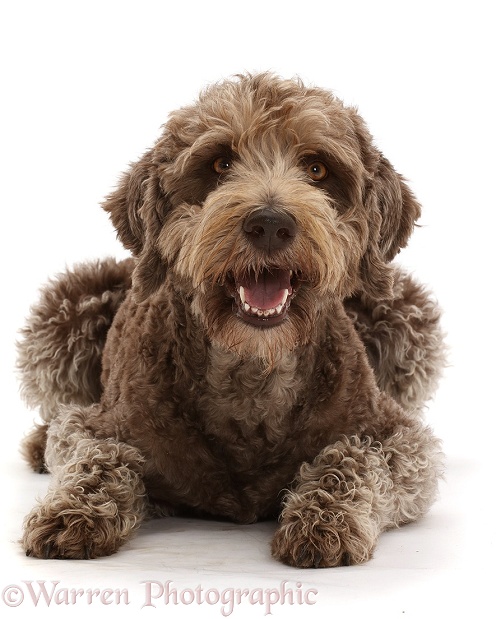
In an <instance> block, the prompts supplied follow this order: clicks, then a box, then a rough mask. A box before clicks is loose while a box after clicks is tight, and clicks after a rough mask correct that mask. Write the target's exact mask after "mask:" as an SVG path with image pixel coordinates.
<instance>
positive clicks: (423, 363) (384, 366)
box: [345, 269, 446, 410]
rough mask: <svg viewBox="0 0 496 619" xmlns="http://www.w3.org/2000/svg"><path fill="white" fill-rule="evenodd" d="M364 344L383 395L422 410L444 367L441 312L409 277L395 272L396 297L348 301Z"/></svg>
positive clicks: (355, 297)
mask: <svg viewBox="0 0 496 619" xmlns="http://www.w3.org/2000/svg"><path fill="white" fill-rule="evenodd" d="M345 309H346V312H347V314H348V316H349V317H350V318H351V319H352V321H353V323H354V325H355V329H356V330H357V332H358V334H359V335H360V338H361V339H362V341H363V343H364V344H365V348H366V350H367V355H368V358H369V361H370V364H371V366H372V368H373V370H374V373H375V376H376V379H377V384H378V386H379V389H381V391H385V392H386V393H388V394H389V395H391V396H392V397H393V398H394V399H395V400H396V401H397V402H398V404H400V405H401V406H402V407H403V408H404V409H405V410H415V409H421V408H422V407H423V406H424V404H425V403H426V402H427V401H428V400H429V399H430V398H431V397H432V395H433V394H434V392H435V390H436V388H437V385H438V382H439V379H440V377H441V374H442V371H443V369H444V368H445V367H446V348H445V344H444V336H443V332H442V328H441V310H440V308H439V306H438V304H437V303H436V301H435V300H434V299H433V298H432V296H431V295H430V294H429V293H428V291H426V290H425V289H424V287H423V286H421V285H420V284H418V283H417V282H416V281H415V280H414V279H413V278H412V277H411V276H410V275H409V274H408V273H405V272H403V271H401V270H400V269H396V271H395V284H394V298H393V299H388V300H384V301H380V302H379V301H374V300H373V299H370V298H369V297H367V296H366V295H365V294H363V295H356V296H354V297H351V298H349V299H346V301H345Z"/></svg>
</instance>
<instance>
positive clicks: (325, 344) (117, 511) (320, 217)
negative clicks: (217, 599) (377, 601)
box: [19, 74, 443, 567]
mask: <svg viewBox="0 0 496 619" xmlns="http://www.w3.org/2000/svg"><path fill="white" fill-rule="evenodd" d="M104 208H105V209H106V211H108V212H109V213H110V217H111V219H112V222H113V224H114V225H115V227H116V229H117V233H118V236H119V238H120V239H121V241H122V242H123V244H124V245H125V247H126V248H128V249H129V250H131V252H132V254H133V258H130V259H129V260H127V261H124V262H121V263H116V262H115V261H112V260H107V261H102V262H98V263H96V264H88V265H82V266H80V267H78V268H76V269H75V270H74V271H72V272H67V273H65V274H64V275H62V276H60V277H59V279H57V280H56V281H53V282H51V283H50V284H49V285H48V286H47V287H46V288H45V290H44V292H43V294H42V297H41V301H40V303H39V304H38V305H37V306H36V307H34V308H33V310H32V314H31V316H30V319H29V321H28V323H27V326H26V327H25V329H24V339H23V341H22V342H21V343H20V345H19V348H20V360H19V364H20V367H21V370H22V373H23V381H24V385H23V389H24V395H25V397H26V398H27V401H28V402H29V403H30V404H31V405H35V406H39V407H40V410H41V415H42V418H43V420H44V422H45V423H44V425H42V426H40V427H37V428H36V429H35V430H34V431H33V433H32V434H31V435H30V436H29V437H28V439H27V440H26V442H25V444H24V451H25V455H26V457H27V459H28V460H29V462H30V464H31V465H32V466H33V468H35V469H37V470H45V467H46V469H47V470H49V471H50V472H51V473H52V475H53V479H52V483H51V486H50V489H49V492H48V494H47V496H46V497H45V498H44V499H43V500H42V501H41V502H40V503H39V504H38V505H37V506H36V507H35V508H34V509H33V511H32V512H31V513H30V514H29V516H28V517H27V519H26V521H25V530H24V537H23V544H24V548H25V550H26V553H27V554H28V555H29V556H34V557H43V558H47V559H48V558H80V559H83V558H94V557H100V556H103V555H109V554H111V553H114V552H116V550H117V549H118V548H119V547H120V546H121V545H122V544H123V543H124V542H126V540H128V539H129V538H130V537H131V536H132V535H133V533H134V532H135V531H136V529H137V528H138V527H139V525H140V523H141V522H142V520H143V518H144V517H145V516H146V515H147V514H150V513H152V514H155V515H156V514H161V515H167V514H178V515H179V514H194V515H203V516H209V517H214V518H219V519H223V518H227V519H231V520H234V521H236V522H240V523H251V522H256V521H257V520H261V519H266V518H277V519H278V522H279V525H278V528H277V531H276V533H275V537H274V539H273V541H272V554H273V556H274V557H276V558H277V559H280V560H281V561H283V562H285V563H288V564H290V565H294V566H297V567H328V566H329V567H330V566H337V565H349V564H356V563H362V562H363V561H366V560H367V559H369V558H370V557H371V556H372V552H373V550H374V547H375V545H376V543H377V539H378V536H379V534H380V533H381V531H383V530H385V529H388V528H390V527H396V526H399V525H401V524H403V523H407V522H411V521H413V520H416V519H417V518H419V517H420V516H422V515H423V514H424V513H425V512H426V511H427V509H428V508H429V506H430V505H431V503H432V501H433V499H434V497H435V494H436V488H437V481H438V478H439V475H440V471H441V464H440V463H441V456H440V449H439V443H438V440H437V439H436V438H435V437H434V436H433V434H432V432H431V430H430V429H429V428H428V427H426V426H425V425H423V423H422V422H421V420H420V413H421V409H422V407H423V404H424V402H425V401H426V400H427V399H428V398H429V397H430V396H431V395H432V393H433V390H434V389H435V386H436V383H437V380H438V377H439V373H440V369H441V367H442V365H443V345H442V337H441V332H440V326H439V310H438V308H437V306H436V304H435V303H434V302H433V301H432V300H431V299H430V298H429V296H428V294H426V292H425V291H424V290H423V289H422V287H421V286H419V285H417V284H416V283H415V282H414V281H412V279H411V278H410V277H409V276H408V275H407V274H405V273H403V272H401V271H400V270H398V269H397V268H395V267H393V266H391V264H389V263H390V261H391V260H392V259H393V257H394V256H395V255H396V254H397V253H398V251H399V250H400V248H401V247H404V246H405V244H406V243H407V240H408V237H409V236H410V233H411V232H412V229H413V227H414V222H415V220H416V219H417V218H418V216H419V214H420V207H419V204H418V203H417V202H416V200H415V198H414V196H413V195H412V193H411V192H410V190H409V189H408V188H407V186H406V185H405V183H404V181H403V179H402V177H401V176H400V175H399V174H397V173H396V172H395V171H394V169H393V167H392V166H391V164H390V163H389V161H388V160H387V159H385V158H384V157H383V155H382V154H381V153H380V152H379V151H378V150H377V148H376V147H375V146H374V145H373V142H372V139H371V136H370V134H369V132H368V130H367V128H366V126H365V124H364V122H363V120H362V119H361V118H360V116H359V115H358V114H357V112H356V110H354V109H352V108H348V107H345V106H344V105H343V104H342V103H341V102H340V101H339V100H338V99H336V98H335V97H334V96H333V95H332V94H331V93H329V92H327V91H325V90H321V89H319V88H306V87H305V86H304V85H303V84H301V83H300V82H298V81H289V80H288V81H286V80H282V79H279V78H276V77H274V76H272V75H269V74H262V75H255V76H252V75H247V76H239V77H238V78H236V79H234V80H232V81H227V82H223V83H220V84H217V85H214V86H211V87H210V88H208V89H207V90H206V91H205V92H203V94H202V95H201V96H200V98H199V100H198V101H197V103H196V104H195V105H192V106H189V107H185V108H182V109H180V110H179V111H176V112H174V113H173V114H172V115H171V116H170V119H169V121H168V122H167V124H166V125H165V128H164V131H163V134H162V135H161V137H160V138H159V139H158V141H157V142H156V144H155V145H154V146H153V148H151V149H150V150H149V151H148V152H146V153H145V155H144V156H143V157H142V159H141V160H140V161H138V162H137V163H136V164H135V165H133V166H132V167H131V168H130V170H129V171H128V173H127V174H126V175H125V176H124V177H123V178H122V180H121V183H120V185H119V187H118V188H117V190H116V191H115V192H114V193H112V194H111V195H110V196H109V197H108V198H107V200H106V202H105V205H104Z"/></svg>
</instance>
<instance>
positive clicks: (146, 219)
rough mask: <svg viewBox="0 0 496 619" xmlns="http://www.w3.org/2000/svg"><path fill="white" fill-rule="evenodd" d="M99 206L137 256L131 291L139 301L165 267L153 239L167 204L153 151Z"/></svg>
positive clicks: (160, 279) (161, 278)
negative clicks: (101, 205)
mask: <svg viewBox="0 0 496 619" xmlns="http://www.w3.org/2000/svg"><path fill="white" fill-rule="evenodd" d="M103 208H104V209H105V210H106V211H107V212H108V213H109V214H110V219H111V220H112V223H113V224H114V226H115V229H116V230H117V236H118V238H119V239H120V241H121V242H122V244H123V245H124V247H126V249H129V250H131V252H132V253H133V254H134V255H135V256H136V258H137V261H136V267H135V269H134V271H133V275H132V282H133V285H132V293H133V295H134V297H135V299H136V301H137V302H138V303H140V302H142V301H144V300H145V299H146V298H147V297H148V296H149V295H151V294H152V293H153V292H155V290H156V289H157V288H158V287H159V286H160V284H161V283H162V282H163V281H164V278H165V274H166V268H167V267H166V264H165V262H164V260H163V258H162V257H161V255H160V253H159V251H158V249H157V246H156V242H157V239H158V235H159V234H160V230H161V228H162V222H163V219H164V217H165V214H166V213H167V211H168V210H169V203H168V198H167V196H166V195H165V194H164V193H163V191H162V190H161V187H160V182H159V178H158V175H157V166H156V164H155V163H154V161H153V150H150V151H148V152H147V153H145V155H143V157H142V158H141V159H140V161H138V162H137V163H135V164H133V165H132V166H131V168H130V170H129V171H128V172H127V173H126V174H125V175H124V176H123V177H122V179H121V182H120V184H119V186H118V187H117V189H116V190H115V191H114V192H113V193H111V194H110V195H109V196H107V198H106V200H105V202H104V203H103Z"/></svg>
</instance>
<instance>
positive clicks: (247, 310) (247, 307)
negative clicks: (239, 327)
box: [244, 303, 251, 312]
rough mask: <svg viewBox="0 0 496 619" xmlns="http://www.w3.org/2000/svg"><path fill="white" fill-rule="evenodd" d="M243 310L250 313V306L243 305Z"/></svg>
mask: <svg viewBox="0 0 496 619" xmlns="http://www.w3.org/2000/svg"><path fill="white" fill-rule="evenodd" d="M244 308H245V312H249V311H250V309H251V308H250V306H249V305H248V303H245V304H244Z"/></svg>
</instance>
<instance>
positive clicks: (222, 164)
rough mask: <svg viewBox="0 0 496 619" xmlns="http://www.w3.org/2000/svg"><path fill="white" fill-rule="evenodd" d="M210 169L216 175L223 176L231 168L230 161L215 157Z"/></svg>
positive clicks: (226, 158)
mask: <svg viewBox="0 0 496 619" xmlns="http://www.w3.org/2000/svg"><path fill="white" fill-rule="evenodd" d="M212 167H213V169H214V172H216V173H217V174H225V173H226V172H229V170H230V169H231V168H232V161H231V160H230V159H229V158H228V157H217V159H216V160H215V161H214V162H213V164H212Z"/></svg>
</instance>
